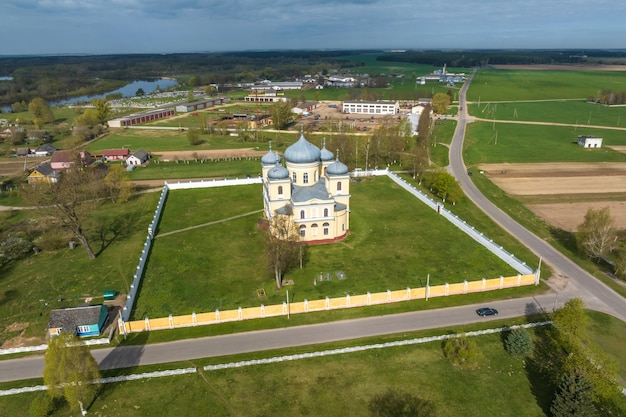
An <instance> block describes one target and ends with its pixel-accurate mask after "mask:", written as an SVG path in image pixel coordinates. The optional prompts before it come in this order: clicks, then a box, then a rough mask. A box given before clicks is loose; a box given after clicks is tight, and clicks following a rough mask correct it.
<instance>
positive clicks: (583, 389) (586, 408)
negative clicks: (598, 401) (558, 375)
mask: <svg viewBox="0 0 626 417" xmlns="http://www.w3.org/2000/svg"><path fill="white" fill-rule="evenodd" d="M550 412H551V413H552V415H553V416H554V417H593V416H597V413H596V408H595V406H594V405H593V399H592V387H591V384H590V383H589V381H588V380H587V378H586V377H585V375H584V374H582V373H581V372H579V371H573V372H570V373H567V374H565V375H563V378H562V380H561V384H560V385H559V388H558V390H557V393H556V397H555V398H554V401H553V402H552V407H550Z"/></svg>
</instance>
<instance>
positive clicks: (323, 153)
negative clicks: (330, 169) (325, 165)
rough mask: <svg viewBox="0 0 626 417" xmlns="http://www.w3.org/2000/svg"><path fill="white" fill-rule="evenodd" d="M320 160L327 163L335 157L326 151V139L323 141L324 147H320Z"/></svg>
mask: <svg viewBox="0 0 626 417" xmlns="http://www.w3.org/2000/svg"><path fill="white" fill-rule="evenodd" d="M320 158H321V159H322V162H328V161H332V160H333V159H335V155H333V153H332V152H331V151H329V150H328V149H326V139H324V146H322V150H321V151H320Z"/></svg>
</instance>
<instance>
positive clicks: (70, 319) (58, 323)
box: [48, 305, 108, 337]
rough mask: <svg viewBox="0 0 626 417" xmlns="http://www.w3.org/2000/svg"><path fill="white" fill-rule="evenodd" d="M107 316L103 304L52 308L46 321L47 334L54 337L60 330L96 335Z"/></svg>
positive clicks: (80, 334) (102, 326)
mask: <svg viewBox="0 0 626 417" xmlns="http://www.w3.org/2000/svg"><path fill="white" fill-rule="evenodd" d="M107 316H108V310H107V307H106V306H104V305H97V306H87V307H75V308H64V309H58V310H52V311H51V312H50V320H49V321H48V334H49V335H50V337H56V336H59V335H60V334H61V332H66V333H72V334H75V335H76V336H78V337H88V336H98V335H100V334H101V333H102V330H103V329H104V325H105V323H106V319H107Z"/></svg>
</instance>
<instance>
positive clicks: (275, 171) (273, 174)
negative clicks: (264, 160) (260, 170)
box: [267, 163, 289, 180]
mask: <svg viewBox="0 0 626 417" xmlns="http://www.w3.org/2000/svg"><path fill="white" fill-rule="evenodd" d="M267 178H269V179H270V180H284V179H285V178H289V171H288V170H287V168H285V167H284V166H282V165H279V164H278V163H276V166H275V167H274V168H272V169H270V170H269V171H267Z"/></svg>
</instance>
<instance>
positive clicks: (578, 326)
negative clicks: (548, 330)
mask: <svg viewBox="0 0 626 417" xmlns="http://www.w3.org/2000/svg"><path fill="white" fill-rule="evenodd" d="M552 322H553V323H554V326H555V327H556V330H557V332H558V336H559V340H560V341H561V342H565V344H566V345H572V344H574V343H578V342H580V341H586V340H587V339H588V338H589V336H588V332H589V320H588V319H587V315H586V314H585V303H584V302H583V300H582V299H580V298H572V299H571V300H568V301H567V302H566V303H565V304H564V305H563V307H561V308H559V309H557V310H556V311H555V312H554V315H553V317H552Z"/></svg>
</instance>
